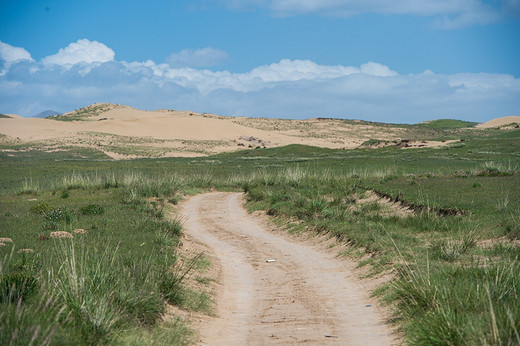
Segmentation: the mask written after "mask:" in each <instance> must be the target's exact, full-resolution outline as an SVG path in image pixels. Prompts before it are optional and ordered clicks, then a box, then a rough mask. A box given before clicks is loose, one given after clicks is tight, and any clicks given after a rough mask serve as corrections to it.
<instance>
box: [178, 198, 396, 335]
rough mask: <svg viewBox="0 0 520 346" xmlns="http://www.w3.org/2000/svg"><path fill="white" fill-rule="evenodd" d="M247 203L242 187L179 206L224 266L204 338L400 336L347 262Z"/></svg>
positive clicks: (191, 231)
mask: <svg viewBox="0 0 520 346" xmlns="http://www.w3.org/2000/svg"><path fill="white" fill-rule="evenodd" d="M242 204H243V194H241V193H228V192H214V193H206V194H201V195H196V196H194V197H191V198H189V199H188V200H186V201H185V202H183V203H182V205H181V208H180V213H181V215H182V216H183V217H184V218H185V223H184V232H185V233H186V234H187V235H188V236H190V237H192V238H194V239H196V240H197V241H200V242H202V243H204V244H206V245H207V246H208V247H209V248H211V250H212V252H213V255H214V256H216V258H218V260H219V261H220V266H221V268H222V270H221V271H222V272H221V277H220V278H219V287H220V288H219V290H218V293H217V296H216V298H215V299H216V312H217V317H215V318H212V319H211V320H210V321H209V322H208V323H205V324H204V325H202V326H200V340H199V344H202V345H276V344H278V345H293V344H300V343H305V344H309V345H325V344H340V345H391V344H395V343H396V341H395V339H394V336H393V334H392V332H391V330H390V328H389V326H388V325H387V324H385V320H384V317H382V315H381V314H380V313H378V311H377V309H376V307H375V306H374V305H373V304H372V300H373V298H370V296H369V292H367V291H366V290H365V289H364V287H363V285H362V284H361V283H360V281H359V280H358V279H357V278H356V277H355V275H354V274H353V273H352V272H351V271H350V270H349V269H348V267H347V266H346V265H345V261H343V260H340V259H337V258H335V257H334V255H333V254H330V253H325V252H322V251H319V250H318V249H316V248H315V247H313V246H310V245H306V244H301V243H298V242H296V241H294V240H291V239H289V238H288V237H285V236H282V235H280V234H276V233H273V232H272V231H270V230H268V229H267V227H265V226H263V225H264V223H263V222H261V221H260V220H258V219H255V217H253V216H251V215H249V214H248V213H247V212H246V211H245V210H244V208H243V206H242ZM271 260H274V261H271Z"/></svg>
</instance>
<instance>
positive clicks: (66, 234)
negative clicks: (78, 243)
mask: <svg viewBox="0 0 520 346" xmlns="http://www.w3.org/2000/svg"><path fill="white" fill-rule="evenodd" d="M49 237H51V238H56V239H57V238H74V236H73V235H72V234H70V233H69V232H66V231H56V232H51V234H50V235H49Z"/></svg>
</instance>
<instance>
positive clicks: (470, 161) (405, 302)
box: [0, 122, 520, 345]
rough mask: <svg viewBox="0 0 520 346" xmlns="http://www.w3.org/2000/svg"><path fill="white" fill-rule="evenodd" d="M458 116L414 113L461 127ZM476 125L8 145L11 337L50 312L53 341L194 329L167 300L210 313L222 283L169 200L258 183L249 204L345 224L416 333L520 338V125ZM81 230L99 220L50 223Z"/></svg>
mask: <svg viewBox="0 0 520 346" xmlns="http://www.w3.org/2000/svg"><path fill="white" fill-rule="evenodd" d="M449 124H450V130H445V129H446V128H447V125H446V124H443V125H442V126H440V125H439V126H440V128H441V129H439V126H437V128H428V127H424V126H418V125H417V126H416V125H414V126H409V127H407V126H405V125H403V126H402V127H405V128H408V130H409V131H416V132H414V133H415V135H417V136H420V135H421V134H424V133H428V136H430V138H434V137H436V136H437V137H436V138H448V137H450V136H452V132H451V128H456V126H455V125H453V124H452V123H451V122H449ZM282 125H283V123H280V126H282ZM459 125H461V126H459V127H460V128H459V129H457V131H466V129H464V127H465V126H462V124H459ZM466 125H468V126H470V125H469V124H466ZM380 126H382V127H384V126H385V125H384V124H381V125H380ZM400 127H401V126H400ZM471 131H475V132H473V135H471V134H470V132H467V133H466V132H464V134H465V136H466V138H465V140H464V142H463V143H464V144H465V145H464V146H445V147H442V148H419V149H410V150H401V149H400V148H397V147H395V146H392V147H384V148H379V149H370V148H360V149H355V150H332V149H324V148H314V147H308V146H301V145H292V146H287V147H280V148H270V149H257V150H248V151H242V152H237V153H227V154H220V155H215V156H212V157H203V158H177V159H165V158H163V159H143V160H133V161H117V162H116V161H107V160H93V159H91V158H90V159H85V158H83V159H78V156H77V155H73V154H74V150H75V149H71V152H67V153H60V154H59V155H58V154H56V153H45V152H36V151H28V152H18V153H16V155H15V156H7V155H6V154H5V153H3V152H0V158H1V160H0V189H1V195H0V206H1V214H0V220H1V223H2V233H1V234H0V237H9V238H12V239H13V243H7V242H6V243H5V244H6V245H5V246H2V247H0V255H1V256H0V258H2V262H1V265H0V278H1V280H0V288H1V290H0V294H2V298H1V301H0V322H1V323H0V325H1V326H2V329H1V330H0V340H2V341H0V343H2V344H4V343H6V344H8V343H9V340H11V338H12V337H13V333H14V331H15V328H19V327H20V328H22V329H23V330H24V332H23V333H18V332H17V333H18V334H16V338H17V339H16V340H17V341H19V343H29V341H30V340H31V339H32V338H33V337H34V335H36V328H37V327H38V326H39V328H40V329H39V330H40V332H38V334H37V335H36V337H35V339H34V340H36V341H34V342H37V343H41V344H46V343H47V344H48V343H51V341H52V343H56V344H58V343H61V344H71V343H74V344H78V343H79V344H87V343H91V344H96V343H97V344H100V343H122V344H136V343H142V342H143V340H150V339H149V338H152V340H157V343H171V344H182V343H185V342H187V341H186V340H189V337H188V336H187V335H188V334H189V332H188V331H187V327H186V325H184V324H183V322H181V321H180V320H176V321H173V322H162V321H161V318H160V316H161V313H162V311H163V310H164V304H165V301H167V302H169V303H174V304H179V305H181V306H182V307H184V308H187V309H192V310H197V311H205V312H207V313H208V311H209V310H210V309H209V306H210V297H208V296H207V295H206V294H204V293H200V292H195V291H193V290H192V289H191V288H187V287H184V286H183V284H182V283H183V277H184V276H183V275H184V273H185V272H186V270H188V269H190V268H191V267H193V268H198V269H201V270H203V268H204V267H205V266H206V265H207V263H206V262H207V258H204V257H202V256H201V257H199V258H197V259H194V260H193V262H189V261H188V262H186V263H187V264H185V265H184V266H182V267H180V266H178V264H179V263H178V262H177V260H178V258H177V253H176V250H175V249H176V247H177V246H178V244H179V238H178V237H179V235H180V232H181V223H180V222H178V221H172V220H165V219H164V215H165V208H166V206H167V204H168V203H173V204H175V203H176V202H178V201H179V200H180V199H181V198H182V195H184V194H194V193H197V192H200V191H204V190H209V189H220V190H239V189H242V190H243V191H244V192H246V193H247V199H248V201H249V202H248V208H250V209H251V210H265V211H266V212H267V213H268V214H269V215H271V216H272V217H274V218H276V220H277V222H278V223H279V224H281V225H286V226H285V228H286V229H287V230H288V231H289V232H308V231H312V232H317V233H325V234H329V235H331V236H333V237H335V238H337V239H338V240H339V241H342V242H346V243H348V244H349V245H350V246H349V247H348V250H347V251H346V253H345V255H347V256H351V257H352V258H354V259H356V260H357V261H359V265H360V266H362V267H365V268H367V272H368V273H369V274H368V275H371V276H377V275H381V274H383V273H391V274H392V276H393V277H394V279H393V280H392V281H390V282H388V283H387V284H385V285H384V286H382V287H380V288H379V289H378V290H377V294H379V296H380V297H381V299H382V300H384V301H385V302H387V303H389V304H391V306H393V307H395V308H396V309H395V321H396V323H398V324H399V325H400V326H401V327H402V330H403V332H404V334H405V338H406V341H407V342H409V343H411V344H452V345H462V344H517V343H519V342H520V339H519V337H518V335H519V331H520V310H519V308H518V307H519V304H517V303H518V296H519V294H520V286H519V284H518V277H520V267H519V265H518V259H519V256H520V244H519V243H518V239H520V221H519V220H520V214H519V211H520V199H519V196H520V174H519V167H520V157H519V156H518V149H517V148H518V147H519V146H520V133H519V132H518V130H502V132H498V130H494V129H491V130H486V131H482V132H478V131H477V130H474V129H472V130H471ZM411 137H412V136H410V138H411ZM58 158H59V161H55V160H56V159H58ZM63 192H67V193H68V196H67V197H66V198H64V197H63ZM74 229H85V230H87V231H88V233H86V234H74V238H72V239H53V238H50V237H49V235H50V232H51V231H63V232H69V233H71V234H72V231H73V230H74ZM13 247H14V248H15V249H22V248H30V249H33V250H34V253H26V252H22V253H18V252H17V251H14V250H13ZM136 254H139V256H136ZM137 257H138V258H139V260H138V261H136V258H137ZM49 273H51V274H53V275H49ZM82 277H88V278H92V280H90V281H89V280H80V279H79V278H82ZM200 280H201V282H202V281H204V280H206V279H205V278H200ZM137 295H138V296H137ZM85 299H87V300H88V301H86V300H85ZM47 301H48V302H49V303H48V304H47V303H46V302H47ZM18 302H20V303H18ZM78 306H84V309H83V310H82V309H79V308H78ZM171 328H173V329H171ZM22 329H20V330H22ZM154 338H155V339H154ZM165 340H166V341H165Z"/></svg>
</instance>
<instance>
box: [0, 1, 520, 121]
mask: <svg viewBox="0 0 520 346" xmlns="http://www.w3.org/2000/svg"><path fill="white" fill-rule="evenodd" d="M95 102H114V103H122V104H127V105H130V106H134V107H137V108H140V109H150V110H151V109H159V108H169V109H190V110H194V111H197V112H212V113H218V114H224V115H243V116H266V117H284V118H307V117H317V116H333V117H344V118H356V119H365V120H375V121H384V122H407V123H414V122H418V121H424V120H430V119H436V118H457V119H466V120H474V121H486V120H489V119H491V118H495V117H499V116H506V115H520V0H489V1H483V0H458V1H453V0H423V1H409V0H394V1H387V0H298V1H297V0H243V1H238V0H195V1H173V0H169V1H166V0H157V1H153V2H151V1H141V0H136V1H128V0H105V1H97V0H92V1H89V2H82V1H62V0H49V1H35V0H32V1H27V0H1V1H0V112H2V113H15V114H21V115H24V116H30V115H33V114H36V113H39V112H41V111H43V110H46V109H53V110H57V111H62V112H65V111H70V110H72V109H76V108H80V107H83V106H85V105H88V104H91V103H95Z"/></svg>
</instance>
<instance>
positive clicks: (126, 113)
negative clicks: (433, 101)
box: [0, 103, 428, 159]
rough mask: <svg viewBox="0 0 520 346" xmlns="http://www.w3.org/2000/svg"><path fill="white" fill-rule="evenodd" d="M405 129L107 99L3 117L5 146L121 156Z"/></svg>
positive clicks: (336, 141)
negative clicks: (51, 112) (39, 114)
mask: <svg viewBox="0 0 520 346" xmlns="http://www.w3.org/2000/svg"><path fill="white" fill-rule="evenodd" d="M407 131H408V130H407V129H405V128H404V127H400V126H397V125H392V126H385V125H382V124H377V123H369V122H362V121H352V120H340V119H319V118H318V119H307V120H284V119H267V118H245V117H227V116H219V115H214V114H206V113H204V114H200V113H195V112H190V111H173V110H157V111H142V110H138V109H135V108H132V107H129V106H124V105H117V104H107V103H104V104H93V105H90V106H88V107H84V108H81V109H78V110H75V111H73V112H69V113H65V114H61V115H57V116H52V117H48V118H45V119H36V118H23V117H20V116H12V117H10V118H0V142H1V143H3V144H4V148H5V146H6V145H7V146H9V144H16V145H17V148H18V149H17V150H32V149H39V150H64V148H65V147H67V148H70V147H83V148H85V147H87V148H95V149H97V150H101V151H103V152H104V153H105V154H107V155H109V156H110V157H112V158H115V159H124V158H135V157H164V156H202V155H208V154H215V153H220V152H229V151H235V150H240V149H247V148H257V147H275V146H283V145H288V144H306V145H313V146H319V147H327V148H355V147H358V146H360V145H361V144H362V143H364V142H366V141H367V140H369V139H374V140H379V141H395V140H398V139H399V138H404V137H406V136H407V135H408V134H409V132H407ZM420 143H422V144H421V145H419V146H426V145H428V143H426V142H420ZM20 148H22V149H20ZM3 150H4V151H5V150H8V149H3Z"/></svg>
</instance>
